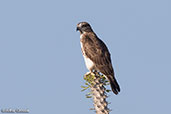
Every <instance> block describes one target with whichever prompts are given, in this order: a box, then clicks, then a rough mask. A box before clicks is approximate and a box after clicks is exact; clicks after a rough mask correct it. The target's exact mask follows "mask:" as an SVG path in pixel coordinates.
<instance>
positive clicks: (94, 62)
mask: <svg viewBox="0 0 171 114" xmlns="http://www.w3.org/2000/svg"><path fill="white" fill-rule="evenodd" d="M77 31H79V32H80V43H81V50H82V53H83V57H84V60H85V64H86V67H87V69H88V70H89V71H90V72H93V71H94V70H96V71H98V72H101V73H102V74H103V75H105V76H106V77H107V79H108V80H109V82H110V85H111V88H112V91H113V93H115V94H116V95H117V94H118V92H120V87H119V85H118V83H117V81H116V79H115V76H114V70H113V67H112V63H111V58H110V53H109V51H108V48H107V46H106V45H105V44H104V42H103V41H102V40H100V39H99V38H98V37H97V35H96V34H95V33H94V32H93V29H92V28H91V26H90V24H88V23H87V22H80V23H78V24H77Z"/></svg>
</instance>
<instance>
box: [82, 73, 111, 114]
mask: <svg viewBox="0 0 171 114" xmlns="http://www.w3.org/2000/svg"><path fill="white" fill-rule="evenodd" d="M84 80H85V81H86V82H85V86H81V87H82V88H83V90H82V91H84V90H87V89H89V88H90V92H89V93H87V94H86V97H87V98H93V104H94V109H95V110H96V114H109V109H108V102H107V101H106V98H107V97H108V96H107V94H106V93H108V92H110V90H107V89H106V87H105V86H106V85H109V82H108V81H107V80H106V77H105V76H104V75H101V74H99V73H98V72H93V73H87V74H86V75H85V76H84Z"/></svg>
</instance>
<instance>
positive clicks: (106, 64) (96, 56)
mask: <svg viewBox="0 0 171 114" xmlns="http://www.w3.org/2000/svg"><path fill="white" fill-rule="evenodd" d="M90 37H94V38H90ZM82 43H83V48H84V53H85V55H86V56H87V57H88V58H89V59H90V60H92V61H93V62H94V63H95V66H96V68H97V69H98V70H99V71H100V72H101V73H103V74H104V75H114V72H113V68H112V64H111V58H110V53H109V51H108V49H107V47H106V45H105V44H104V42H103V41H102V40H100V39H99V38H97V37H96V36H93V35H86V36H85V38H82Z"/></svg>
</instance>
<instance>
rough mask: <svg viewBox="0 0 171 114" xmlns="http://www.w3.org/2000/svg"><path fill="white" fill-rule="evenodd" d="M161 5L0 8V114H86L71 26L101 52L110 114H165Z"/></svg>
mask: <svg viewBox="0 0 171 114" xmlns="http://www.w3.org/2000/svg"><path fill="white" fill-rule="evenodd" d="M170 4H171V2H170V1H169V0H141V1H137V0H129V1H128V0H119V1H118V0H109V1H104V0H103V1H97V0H93V1H92V0H86V1H81V0H72V1H66V0H46V1H45V0H1V1H0V78H1V80H0V90H1V95H0V108H1V109H4V108H12V109H15V108H20V109H25V108H28V109H29V110H30V114H47V113H52V114H55V113H56V114H68V113H71V114H94V112H93V111H90V110H89V108H92V107H93V105H92V101H91V100H90V99H86V98H85V94H86V92H81V88H80V86H81V85H83V84H84V80H83V75H84V74H85V73H86V72H87V69H86V67H85V64H84V60H83V57H82V54H81V49H80V42H79V41H80V38H79V33H78V32H76V31H75V30H76V24H77V23H78V22H80V21H87V22H89V23H90V24H91V25H92V28H93V29H94V31H95V32H96V34H97V35H98V36H99V37H100V38H101V39H102V40H103V41H104V42H105V43H106V44H107V46H108V48H109V50H110V53H111V55H112V56H111V57H112V63H113V66H114V69H115V74H116V78H117V80H118V82H119V84H120V86H121V93H120V94H119V95H117V96H115V95H113V94H112V93H110V98H109V99H108V101H110V102H111V104H110V105H109V107H110V108H111V109H112V110H113V111H112V112H111V114H124V113H129V114H137V113H138V114H144V113H147V114H162V113H163V114H170V113H171V110H170V106H171V100H170V96H171V89H170V87H171V83H170V82H171V77H170V76H171V72H170V68H171V60H170V58H171V53H170V52H171V51H170V49H171V33H170V31H171V21H170V20H171V13H170V12H171V7H170Z"/></svg>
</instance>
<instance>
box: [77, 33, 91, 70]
mask: <svg viewBox="0 0 171 114" xmlns="http://www.w3.org/2000/svg"><path fill="white" fill-rule="evenodd" d="M82 35H83V34H81V35H80V38H82ZM80 44H81V49H82V53H83V57H84V61H85V64H86V67H87V69H88V70H90V71H91V70H92V69H93V67H94V63H93V61H92V60H90V59H89V58H88V57H87V56H86V55H85V52H84V49H83V44H82V42H80Z"/></svg>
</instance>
